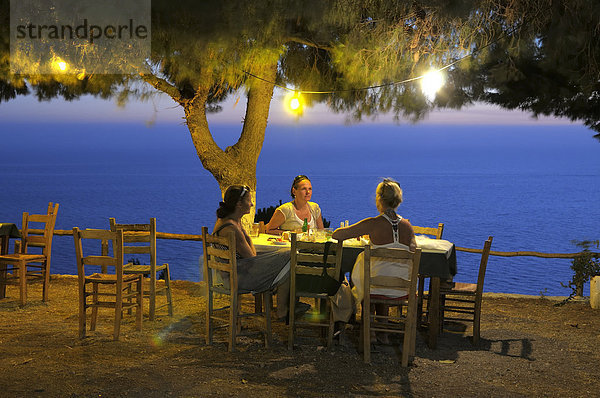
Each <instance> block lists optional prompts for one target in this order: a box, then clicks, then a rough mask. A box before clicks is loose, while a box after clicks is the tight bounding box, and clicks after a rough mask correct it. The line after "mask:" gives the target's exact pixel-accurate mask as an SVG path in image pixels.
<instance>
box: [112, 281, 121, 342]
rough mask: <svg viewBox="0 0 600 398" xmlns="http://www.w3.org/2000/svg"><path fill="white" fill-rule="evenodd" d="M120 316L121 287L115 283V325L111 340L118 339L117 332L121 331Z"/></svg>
mask: <svg viewBox="0 0 600 398" xmlns="http://www.w3.org/2000/svg"><path fill="white" fill-rule="evenodd" d="M121 318H123V291H122V290H121V287H120V286H118V285H117V297H116V302H115V326H114V332H113V340H115V341H117V340H119V334H120V332H121Z"/></svg>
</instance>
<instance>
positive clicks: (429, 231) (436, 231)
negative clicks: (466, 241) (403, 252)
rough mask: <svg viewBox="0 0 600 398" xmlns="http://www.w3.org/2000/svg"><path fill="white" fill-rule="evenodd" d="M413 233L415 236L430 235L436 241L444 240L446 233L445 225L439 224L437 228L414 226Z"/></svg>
mask: <svg viewBox="0 0 600 398" xmlns="http://www.w3.org/2000/svg"><path fill="white" fill-rule="evenodd" d="M412 227H413V231H414V232H415V235H430V236H433V237H434V238H435V239H442V234H443V233H444V223H443V222H441V223H438V226H437V228H436V227H419V226H417V225H413V226H412Z"/></svg>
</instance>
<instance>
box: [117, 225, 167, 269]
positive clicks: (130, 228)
mask: <svg viewBox="0 0 600 398" xmlns="http://www.w3.org/2000/svg"><path fill="white" fill-rule="evenodd" d="M109 223H110V230H111V231H113V232H114V231H117V230H122V231H123V242H124V245H123V253H124V254H148V255H150V265H156V218H154V217H152V218H150V223H149V224H117V222H116V221H115V219H114V218H112V217H111V218H109ZM127 243H135V245H127Z"/></svg>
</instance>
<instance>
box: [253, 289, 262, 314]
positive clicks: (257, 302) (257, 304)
mask: <svg viewBox="0 0 600 398" xmlns="http://www.w3.org/2000/svg"><path fill="white" fill-rule="evenodd" d="M262 310H263V294H262V293H256V294H255V295H254V313H255V314H259V313H261V312H262Z"/></svg>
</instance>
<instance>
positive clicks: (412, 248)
mask: <svg viewBox="0 0 600 398" xmlns="http://www.w3.org/2000/svg"><path fill="white" fill-rule="evenodd" d="M401 223H402V224H404V225H405V226H406V228H405V229H406V233H407V234H408V241H410V244H409V245H408V247H409V250H410V251H411V252H414V251H415V249H416V248H417V240H416V238H415V231H414V230H413V227H412V225H411V224H410V222H409V221H408V220H407V219H406V218H403V219H402V221H401Z"/></svg>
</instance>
